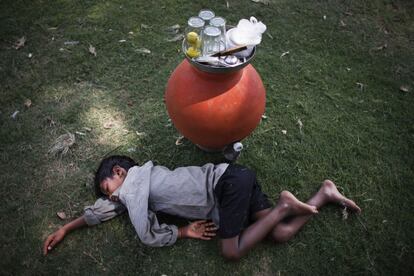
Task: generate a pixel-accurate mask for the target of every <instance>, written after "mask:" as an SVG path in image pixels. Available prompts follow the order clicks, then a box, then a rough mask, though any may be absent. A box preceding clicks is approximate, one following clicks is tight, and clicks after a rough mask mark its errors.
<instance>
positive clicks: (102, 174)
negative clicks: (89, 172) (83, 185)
mask: <svg viewBox="0 0 414 276" xmlns="http://www.w3.org/2000/svg"><path fill="white" fill-rule="evenodd" d="M116 165H118V166H120V167H121V168H123V169H125V170H126V171H128V170H129V169H130V168H131V167H133V166H136V165H137V163H135V161H134V160H133V159H132V158H130V157H128V156H124V155H112V156H109V157H106V158H105V159H103V160H102V161H101V164H100V165H99V167H98V170H97V171H96V173H95V180H94V184H95V185H94V188H95V194H96V196H98V197H99V196H103V195H104V194H103V193H102V191H101V187H100V184H101V182H102V181H103V180H105V179H106V178H108V177H112V176H113V175H114V172H113V171H112V169H113V168H114V166H116Z"/></svg>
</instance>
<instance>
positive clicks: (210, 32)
mask: <svg viewBox="0 0 414 276" xmlns="http://www.w3.org/2000/svg"><path fill="white" fill-rule="evenodd" d="M202 41H203V43H202V44H203V56H208V55H211V54H214V53H217V52H219V51H221V50H224V44H223V43H222V42H221V31H220V29H219V28H217V27H213V26H207V27H205V28H204V31H203V36H202Z"/></svg>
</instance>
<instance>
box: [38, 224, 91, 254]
mask: <svg viewBox="0 0 414 276" xmlns="http://www.w3.org/2000/svg"><path fill="white" fill-rule="evenodd" d="M85 225H87V224H86V221H85V219H84V216H81V217H79V218H77V219H74V220H72V221H71V222H69V223H67V224H65V225H64V226H63V227H62V228H60V229H59V230H57V231H56V232H54V233H52V234H50V235H49V236H48V237H47V239H46V241H45V243H44V244H43V255H45V256H46V255H47V253H48V252H49V251H50V250H52V249H53V248H54V247H55V245H57V244H58V243H59V242H61V241H62V240H63V238H64V237H65V236H66V234H68V233H70V232H72V231H73V230H75V229H78V228H81V227H83V226H85Z"/></svg>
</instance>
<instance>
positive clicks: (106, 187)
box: [100, 166, 127, 198]
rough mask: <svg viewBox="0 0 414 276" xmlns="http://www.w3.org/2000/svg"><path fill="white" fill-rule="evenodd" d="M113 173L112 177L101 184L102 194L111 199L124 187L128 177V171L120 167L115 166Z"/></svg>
mask: <svg viewBox="0 0 414 276" xmlns="http://www.w3.org/2000/svg"><path fill="white" fill-rule="evenodd" d="M113 173H114V174H113V175H112V177H107V178H105V179H104V180H102V182H101V184H100V187H101V191H102V193H103V194H105V195H107V196H109V198H111V195H112V193H113V192H115V190H116V189H118V188H119V187H120V186H121V185H122V183H123V182H124V180H125V177H126V175H127V172H126V170H125V169H124V168H121V167H119V166H114V168H113Z"/></svg>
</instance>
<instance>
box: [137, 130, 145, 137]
mask: <svg viewBox="0 0 414 276" xmlns="http://www.w3.org/2000/svg"><path fill="white" fill-rule="evenodd" d="M135 134H136V135H137V136H145V135H147V134H146V133H145V132H138V131H135Z"/></svg>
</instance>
